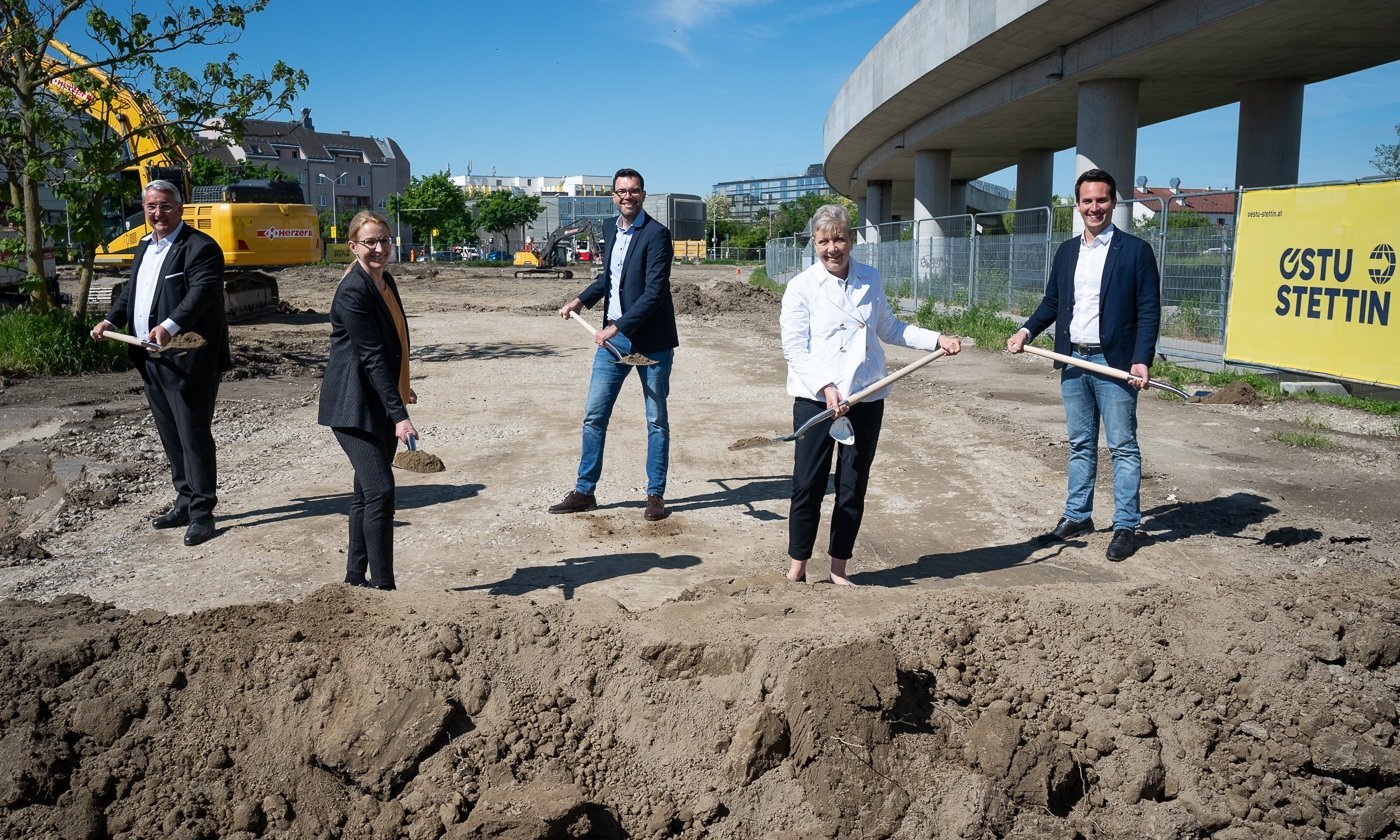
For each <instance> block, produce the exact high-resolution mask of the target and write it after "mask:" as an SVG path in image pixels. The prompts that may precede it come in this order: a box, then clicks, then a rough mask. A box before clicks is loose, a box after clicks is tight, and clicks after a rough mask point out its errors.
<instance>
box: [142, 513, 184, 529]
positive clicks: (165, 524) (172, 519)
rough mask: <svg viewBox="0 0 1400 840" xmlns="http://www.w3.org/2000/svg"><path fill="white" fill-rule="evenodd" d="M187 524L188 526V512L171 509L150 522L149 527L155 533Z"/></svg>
mask: <svg viewBox="0 0 1400 840" xmlns="http://www.w3.org/2000/svg"><path fill="white" fill-rule="evenodd" d="M188 524H190V512H189V511H187V510H180V509H179V508H171V509H170V510H167V511H166V512H165V513H162V514H161V515H160V516H157V517H156V518H155V519H152V520H151V527H152V528H155V529H156V530H157V531H164V530H165V529H166V528H181V527H184V526H185V525H188Z"/></svg>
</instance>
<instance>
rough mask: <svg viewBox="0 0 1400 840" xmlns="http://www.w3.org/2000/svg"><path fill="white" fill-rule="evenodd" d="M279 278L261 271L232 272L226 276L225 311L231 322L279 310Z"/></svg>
mask: <svg viewBox="0 0 1400 840" xmlns="http://www.w3.org/2000/svg"><path fill="white" fill-rule="evenodd" d="M277 301H278V298H277V278H275V277H273V276H272V275H270V274H264V273H263V272H261V271H239V272H230V273H229V274H228V275H226V276H225V277H224V311H225V313H226V314H227V316H228V320H229V321H230V322H231V323H235V322H238V321H246V320H248V319H250V318H256V317H258V316H259V315H262V314H264V313H266V312H274V311H276V310H277Z"/></svg>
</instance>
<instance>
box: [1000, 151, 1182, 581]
mask: <svg viewBox="0 0 1400 840" xmlns="http://www.w3.org/2000/svg"><path fill="white" fill-rule="evenodd" d="M1117 194H1118V185H1117V184H1116V183H1115V182H1114V180H1113V176H1112V175H1110V174H1108V173H1107V172H1105V171H1103V170H1102V169H1090V170H1088V171H1086V172H1085V173H1084V174H1082V175H1080V176H1079V179H1078V180H1077V181H1075V184H1074V202H1075V208H1076V209H1077V210H1078V211H1079V215H1080V216H1081V217H1082V218H1083V219H1084V235H1083V236H1077V237H1075V238H1073V239H1071V240H1069V241H1067V242H1065V243H1064V244H1063V245H1061V246H1060V249H1059V250H1058V251H1056V252H1055V262H1054V266H1053V267H1052V268H1051V270H1050V279H1049V281H1048V282H1047V283H1046V284H1045V297H1044V298H1043V299H1042V300H1041V301H1040V306H1038V307H1036V310H1035V312H1034V313H1033V314H1032V315H1031V317H1030V318H1029V319H1027V320H1026V323H1025V325H1024V326H1022V327H1021V329H1019V330H1017V331H1016V333H1015V334H1014V335H1012V336H1011V337H1010V338H1008V339H1007V340H1006V349H1007V350H1010V351H1011V352H1012V353H1020V352H1021V348H1022V347H1023V346H1025V343H1026V342H1027V341H1030V340H1032V339H1034V338H1035V337H1036V336H1037V335H1039V334H1040V332H1041V331H1042V330H1044V329H1045V328H1046V327H1048V326H1050V324H1051V323H1053V324H1054V325H1055V352H1057V353H1063V354H1065V355H1071V354H1072V355H1073V356H1074V357H1075V358H1081V359H1086V360H1088V361H1091V362H1097V363H1099V364H1103V365H1109V366H1110V367H1115V368H1118V369H1119V370H1127V371H1128V372H1129V373H1131V374H1132V375H1133V376H1135V377H1137V379H1136V380H1133V381H1131V382H1124V381H1122V380H1119V379H1113V378H1110V377H1107V376H1103V375H1102V374H1098V373H1093V372H1091V371H1088V370H1085V369H1084V368H1081V367H1075V366H1073V365H1065V364H1063V363H1061V362H1056V363H1055V367H1057V368H1062V370H1061V372H1060V395H1061V397H1062V398H1063V400H1064V404H1065V426H1066V428H1067V430H1068V433H1069V495H1068V498H1066V500H1065V511H1064V516H1062V517H1061V518H1060V521H1059V523H1058V524H1056V525H1055V527H1054V528H1053V529H1052V530H1051V531H1050V532H1049V533H1047V534H1045V535H1043V536H1042V538H1041V539H1042V540H1043V541H1045V542H1055V541H1058V540H1067V539H1070V538H1071V537H1076V536H1078V535H1080V534H1084V533H1088V532H1090V531H1093V530H1094V522H1093V520H1092V519H1091V518H1090V514H1092V513H1093V510H1094V476H1095V473H1097V472H1098V448H1099V420H1100V418H1102V420H1103V428H1104V435H1105V436H1106V437H1107V439H1108V451H1109V453H1110V454H1111V455H1112V456H1113V538H1112V540H1110V542H1109V544H1108V551H1107V556H1108V559H1109V560H1113V561H1119V560H1126V559H1127V558H1128V557H1131V556H1132V554H1133V552H1134V551H1136V549H1137V546H1136V543H1135V533H1136V531H1137V527H1138V525H1139V524H1140V523H1141V521H1142V516H1141V513H1140V509H1139V498H1138V496H1139V487H1140V486H1141V484H1142V452H1141V450H1140V449H1139V448H1138V442H1137V394H1138V391H1140V390H1142V389H1143V388H1145V387H1147V383H1148V381H1149V374H1148V369H1149V368H1150V367H1151V366H1152V358H1153V356H1154V355H1155V354H1156V350H1157V330H1158V326H1159V325H1160V322H1161V298H1160V294H1159V286H1160V284H1161V277H1160V275H1159V274H1158V271H1157V260H1156V259H1155V258H1154V257H1153V254H1152V246H1150V245H1148V244H1147V243H1146V242H1144V241H1143V240H1141V239H1139V238H1137V237H1136V236H1133V235H1131V234H1128V233H1125V232H1123V231H1121V230H1118V229H1117V228H1115V227H1114V226H1113V208H1114V206H1115V205H1116V204H1117Z"/></svg>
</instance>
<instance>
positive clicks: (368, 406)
mask: <svg viewBox="0 0 1400 840" xmlns="http://www.w3.org/2000/svg"><path fill="white" fill-rule="evenodd" d="M384 282H385V283H386V284H387V285H388V286H389V291H390V293H391V294H393V296H394V300H396V301H398V303H399V309H400V310H402V309H403V300H402V299H401V298H400V297H399V287H398V285H397V284H395V283H394V278H393V277H391V276H389V272H387V271H386V272H384ZM404 318H405V321H406V320H407V315H405V316H404ZM402 363H403V347H402V345H400V344H399V332H398V330H396V329H394V318H393V316H392V315H390V314H389V307H388V306H386V305H385V304H384V299H383V298H382V297H380V295H379V291H378V290H377V289H375V288H374V280H373V279H371V278H370V276H369V275H368V274H367V273H365V270H364V269H363V268H361V267H360V264H359V263H358V262H356V263H354V264H353V265H352V267H351V269H350V273H349V274H347V275H345V277H344V278H342V279H341V281H340V285H339V286H338V287H337V288H336V290H335V299H334V300H333V301H331V358H330V362H329V363H328V364H327V365H326V375H325V379H324V380H322V382H321V404H320V410H319V412H318V414H317V418H316V422H318V423H320V424H321V425H322V426H339V427H342V428H345V427H348V428H353V429H363V430H364V431H366V432H371V433H377V432H379V431H382V430H383V428H384V423H385V420H386V419H387V420H389V421H390V422H391V423H395V424H396V423H398V422H399V421H401V420H407V419H408V409H407V408H406V407H405V406H404V404H403V399H402V398H401V397H399V367H400V365H401V364H402Z"/></svg>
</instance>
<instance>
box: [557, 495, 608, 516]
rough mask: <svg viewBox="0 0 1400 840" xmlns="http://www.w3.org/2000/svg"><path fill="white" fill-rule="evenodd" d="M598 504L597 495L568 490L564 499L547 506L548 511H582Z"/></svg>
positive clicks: (591, 508)
mask: <svg viewBox="0 0 1400 840" xmlns="http://www.w3.org/2000/svg"><path fill="white" fill-rule="evenodd" d="M597 506H598V497H596V496H591V495H589V494H587V493H580V492H578V491H577V490H570V491H569V495H567V496H565V497H564V501H562V502H560V503H559V504H557V505H552V506H551V507H550V508H549V512H550V513H583V512H584V511H586V510H593V509H594V508H595V507H597Z"/></svg>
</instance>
